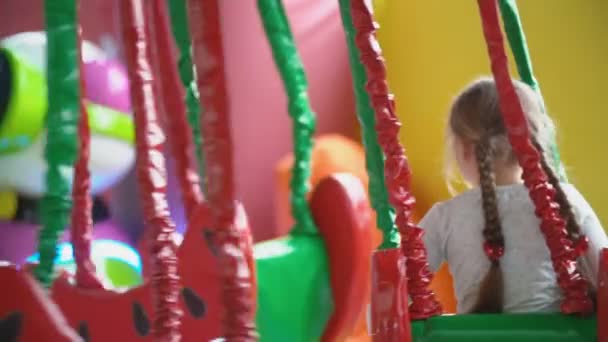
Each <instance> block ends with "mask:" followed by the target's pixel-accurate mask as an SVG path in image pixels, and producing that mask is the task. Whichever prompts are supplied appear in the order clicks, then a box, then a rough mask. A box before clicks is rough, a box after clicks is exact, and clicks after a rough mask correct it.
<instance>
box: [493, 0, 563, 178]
mask: <svg viewBox="0 0 608 342" xmlns="http://www.w3.org/2000/svg"><path fill="white" fill-rule="evenodd" d="M498 3H499V5H500V13H501V15H502V21H503V25H504V28H505V32H506V34H507V40H508V41H509V45H510V46H511V51H512V52H513V56H514V57H515V63H516V64H517V71H518V72H519V77H520V78H521V80H522V81H523V82H524V83H526V84H527V85H528V86H530V88H532V89H534V91H536V92H537V93H538V97H539V104H540V106H541V109H542V110H543V112H545V103H544V100H543V96H542V93H541V91H540V87H539V85H538V81H537V80H536V77H534V72H533V71H532V60H531V59H530V53H529V52H528V44H527V42H526V35H525V34H524V29H523V25H522V23H521V19H520V17H519V11H518V9H517V2H516V0H499V2H498ZM551 133H552V137H551V139H552V142H551V147H550V148H551V153H552V154H553V162H554V167H555V170H556V171H557V172H558V174H559V177H560V179H561V180H562V181H564V182H567V181H568V177H567V175H566V170H565V168H564V166H563V164H562V162H561V159H560V153H559V148H558V146H557V139H556V133H555V132H551Z"/></svg>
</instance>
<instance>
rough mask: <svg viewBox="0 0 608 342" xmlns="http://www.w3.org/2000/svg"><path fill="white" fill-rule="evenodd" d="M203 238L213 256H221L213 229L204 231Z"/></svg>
mask: <svg viewBox="0 0 608 342" xmlns="http://www.w3.org/2000/svg"><path fill="white" fill-rule="evenodd" d="M203 238H204V239H205V241H206V242H207V247H209V249H210V250H211V254H213V255H214V256H218V255H220V251H219V249H218V248H217V245H216V243H215V232H213V231H212V230H211V229H203Z"/></svg>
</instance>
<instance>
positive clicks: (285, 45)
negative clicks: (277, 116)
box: [258, 0, 318, 234]
mask: <svg viewBox="0 0 608 342" xmlns="http://www.w3.org/2000/svg"><path fill="white" fill-rule="evenodd" d="M258 12H259V13H260V16H261V18H262V24H263V25H264V30H265V31H266V38H267V39H268V42H269V43H270V47H271V48H272V55H273V57H274V61H275V64H276V66H277V68H278V69H279V73H280V74H281V78H282V79H283V85H284V86H285V90H286V92H287V101H288V110H289V116H291V119H292V122H293V144H294V146H293V149H294V163H293V169H292V174H291V183H290V185H291V212H292V215H293V218H294V219H295V222H296V224H295V226H294V227H293V228H292V230H291V234H317V233H318V232H317V228H316V226H315V223H314V221H313V218H312V214H311V212H310V208H309V206H308V200H307V198H306V195H307V194H308V191H309V190H310V183H309V179H310V173H311V168H310V161H311V154H312V147H313V140H312V135H313V133H314V131H315V126H316V117H315V113H314V112H313V111H312V108H311V107H310V100H309V98H308V84H307V80H306V74H305V72H304V66H303V65H302V61H301V59H300V56H299V55H298V51H297V49H296V45H295V43H294V40H293V35H292V33H291V29H290V27H289V22H288V20H287V16H286V15H285V9H284V8H283V4H282V3H281V1H280V0H258Z"/></svg>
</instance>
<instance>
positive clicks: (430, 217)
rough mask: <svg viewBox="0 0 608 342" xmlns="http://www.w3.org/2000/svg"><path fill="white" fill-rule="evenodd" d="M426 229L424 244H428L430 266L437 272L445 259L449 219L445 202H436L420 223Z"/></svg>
mask: <svg viewBox="0 0 608 342" xmlns="http://www.w3.org/2000/svg"><path fill="white" fill-rule="evenodd" d="M418 225H419V226H420V228H422V229H423V230H424V245H425V246H426V251H427V257H428V262H429V266H430V267H431V270H432V271H433V272H437V270H438V269H439V266H441V264H442V263H443V261H445V255H446V253H445V234H444V232H446V231H447V227H446V226H447V220H446V217H445V208H444V204H443V203H437V204H435V205H434V206H433V207H432V208H431V210H429V211H428V212H427V213H426V215H425V216H424V217H423V218H422V220H421V221H420V223H419V224H418Z"/></svg>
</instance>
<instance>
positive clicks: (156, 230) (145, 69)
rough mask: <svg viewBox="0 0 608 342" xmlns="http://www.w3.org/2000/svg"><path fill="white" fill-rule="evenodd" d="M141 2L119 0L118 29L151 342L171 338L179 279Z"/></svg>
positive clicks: (177, 321)
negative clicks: (147, 258) (144, 246)
mask: <svg viewBox="0 0 608 342" xmlns="http://www.w3.org/2000/svg"><path fill="white" fill-rule="evenodd" d="M53 1H54V0H53ZM146 4H148V2H146V1H144V0H123V1H121V2H120V9H121V19H122V31H123V37H124V51H125V55H126V60H127V66H128V71H129V78H130V80H131V82H130V89H131V99H132V102H133V115H134V119H135V146H136V149H137V161H136V165H135V167H136V171H137V180H138V185H139V195H140V203H141V205H142V206H143V215H144V220H145V227H146V229H147V234H148V237H149V239H150V243H149V245H150V253H151V256H152V263H151V264H152V265H153V269H152V275H151V285H152V291H153V292H152V299H153V303H154V320H153V323H152V324H153V325H152V329H153V334H154V337H155V339H156V340H157V341H177V340H179V339H180V331H179V326H180V318H181V315H182V313H181V310H180V308H179V305H178V296H179V281H180V279H179V274H178V273H177V256H176V246H175V244H174V243H173V234H174V232H175V227H174V224H173V222H172V221H171V218H170V216H169V205H168V203H167V199H166V190H167V188H166V187H167V176H166V172H167V171H166V169H165V159H164V156H163V145H164V142H165V137H164V133H163V130H162V127H161V125H160V122H159V120H158V115H157V113H158V107H159V105H158V102H159V96H160V94H158V92H157V91H155V89H154V76H153V68H152V65H151V61H152V56H151V50H152V49H151V48H150V45H149V44H150V42H151V39H150V37H149V36H148V35H149V34H150V26H149V25H150V24H149V22H148V19H149V18H148V17H147V16H146V14H147V13H146V12H147V11H146V10H145V9H149V8H150V7H146ZM109 328H111V327H109Z"/></svg>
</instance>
